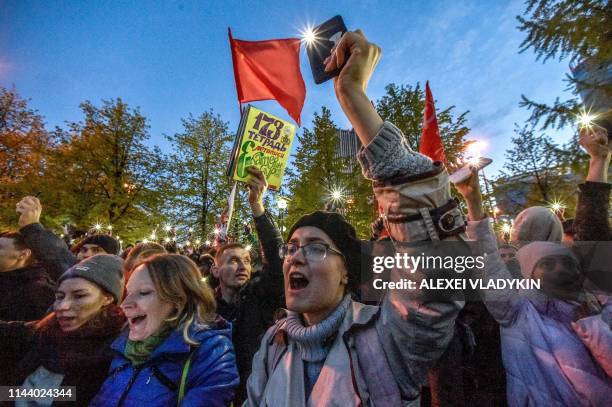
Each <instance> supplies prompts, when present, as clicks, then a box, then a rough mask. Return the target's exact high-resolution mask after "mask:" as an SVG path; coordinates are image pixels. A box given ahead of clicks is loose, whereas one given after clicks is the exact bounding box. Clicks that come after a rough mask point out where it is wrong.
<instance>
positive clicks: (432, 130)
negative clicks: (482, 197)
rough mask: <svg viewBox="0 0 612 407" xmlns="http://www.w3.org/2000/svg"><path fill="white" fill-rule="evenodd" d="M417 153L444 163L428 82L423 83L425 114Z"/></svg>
mask: <svg viewBox="0 0 612 407" xmlns="http://www.w3.org/2000/svg"><path fill="white" fill-rule="evenodd" d="M419 152H420V153H421V154H425V155H426V156H428V157H429V158H431V159H432V160H434V161H442V162H444V163H445V162H446V156H445V155H444V145H443V144H442V139H441V138H440V130H439V129H438V120H437V119H436V107H435V106H434V99H433V96H432V95H431V89H429V81H427V82H426V83H425V112H424V113H423V130H422V131H421V145H420V146H419Z"/></svg>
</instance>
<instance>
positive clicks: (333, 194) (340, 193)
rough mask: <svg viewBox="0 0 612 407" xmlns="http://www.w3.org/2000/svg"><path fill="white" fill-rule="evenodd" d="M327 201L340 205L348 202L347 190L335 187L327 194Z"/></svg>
mask: <svg viewBox="0 0 612 407" xmlns="http://www.w3.org/2000/svg"><path fill="white" fill-rule="evenodd" d="M327 200H328V201H332V202H333V203H340V202H344V201H345V200H346V190H345V189H344V188H343V187H341V186H334V187H332V188H330V189H329V190H328V192H327Z"/></svg>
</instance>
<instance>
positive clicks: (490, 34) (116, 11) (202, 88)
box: [0, 0, 573, 172]
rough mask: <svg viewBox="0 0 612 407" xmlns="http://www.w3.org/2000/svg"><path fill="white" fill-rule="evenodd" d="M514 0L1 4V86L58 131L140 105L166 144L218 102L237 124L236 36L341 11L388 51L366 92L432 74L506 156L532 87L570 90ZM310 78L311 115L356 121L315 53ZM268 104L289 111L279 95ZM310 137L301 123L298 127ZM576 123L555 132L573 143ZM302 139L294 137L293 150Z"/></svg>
mask: <svg viewBox="0 0 612 407" xmlns="http://www.w3.org/2000/svg"><path fill="white" fill-rule="evenodd" d="M524 8H525V7H524V3H523V1H522V0H516V1H509V2H505V1H486V2H483V1H436V2H431V4H430V3H426V2H404V1H394V2H391V1H385V2H375V1H361V2H349V1H335V2H328V1H325V2H323V1H320V2H319V1H317V2H308V4H306V3H295V4H293V3H291V4H287V3H286V2H280V1H278V2H273V1H266V2H261V1H260V2H231V1H227V2H195V1H194V2H188V1H184V2H177V1H171V2H170V1H168V2H149V1H147V2H114V1H96V2H55V1H54V2H33V1H2V3H1V5H0V86H4V87H6V88H11V87H12V86H15V89H16V90H17V91H18V92H19V94H21V96H22V97H24V98H26V99H31V100H30V102H29V106H30V107H31V108H35V109H37V110H38V111H39V113H40V114H41V115H43V116H44V118H45V123H46V127H47V129H53V127H55V126H61V127H64V128H65V127H66V125H65V121H69V122H73V121H79V120H82V112H81V110H80V109H79V104H80V103H81V102H83V101H84V100H89V101H91V102H92V103H94V104H96V105H99V104H100V103H101V100H102V99H111V98H117V97H121V98H122V100H124V101H125V102H126V103H128V104H129V105H130V106H139V107H140V112H141V113H142V114H143V115H144V116H145V117H146V118H147V119H148V123H149V124H150V126H151V128H150V134H151V136H152V137H151V143H153V144H156V145H159V146H160V147H161V148H162V150H163V151H165V152H167V151H168V149H169V145H168V142H167V140H166V139H165V138H164V134H165V135H173V134H175V133H177V132H180V131H181V129H182V124H181V118H184V117H186V116H187V115H188V114H189V113H192V114H194V115H199V114H201V113H202V112H204V111H207V110H208V109H210V108H213V109H214V111H215V113H218V114H220V115H221V117H222V118H223V119H224V120H227V121H229V129H230V132H234V131H235V129H236V127H237V126H238V122H239V111H238V103H237V100H236V89H235V85H234V77H233V72H232V65H231V56H230V50H229V43H228V38H227V27H231V28H232V30H233V34H234V36H235V38H239V39H244V40H263V39H274V38H287V37H297V36H299V32H300V29H303V28H304V27H305V26H306V25H307V24H308V23H310V24H317V23H320V22H322V21H324V20H326V19H328V18H329V17H332V16H333V15H335V14H341V15H342V16H343V18H344V20H345V22H346V24H347V26H348V27H349V29H356V28H361V29H362V30H363V31H364V32H365V34H366V35H367V36H368V38H369V39H370V40H371V41H373V42H375V43H377V44H378V45H379V46H380V47H381V48H382V50H383V57H382V59H381V61H380V64H379V67H378V69H377V72H376V73H375V75H374V77H373V79H372V81H371V83H370V86H369V89H368V94H369V96H370V97H371V98H372V99H373V100H379V99H380V98H381V97H382V96H383V95H384V93H385V90H384V87H385V86H386V85H387V84H389V83H391V82H393V83H396V84H406V85H411V86H414V85H416V82H420V83H421V86H424V83H425V81H426V80H429V81H430V85H431V87H432V91H433V95H434V97H435V99H436V100H437V108H438V109H441V108H445V107H449V106H451V105H455V106H456V111H457V112H464V111H466V110H469V111H470V113H468V115H467V126H468V127H469V128H471V132H470V134H469V135H468V136H467V137H466V139H484V140H487V141H488V142H489V147H488V149H486V150H485V151H484V154H485V155H487V156H490V157H492V158H493V159H494V160H495V162H494V164H493V165H492V170H493V171H492V172H497V171H498V170H499V169H500V168H501V167H502V165H503V161H504V153H505V150H506V149H508V148H511V137H512V136H513V131H514V128H515V127H514V123H519V124H523V123H524V121H525V120H526V119H527V118H528V117H529V112H528V111H527V110H526V109H524V108H520V107H519V101H520V96H521V94H525V95H526V96H528V97H529V98H531V99H534V100H538V101H541V102H545V103H551V102H553V101H554V99H555V98H556V97H561V98H562V99H563V98H567V97H570V96H571V95H570V93H569V92H567V91H566V87H567V84H566V82H564V77H565V74H566V73H569V66H568V61H567V60H563V61H561V62H558V61H557V60H553V59H550V60H548V61H546V63H544V64H543V63H542V62H538V61H536V58H535V55H534V53H533V51H532V50H527V51H525V52H524V53H522V54H519V45H520V43H521V41H522V40H523V39H524V37H525V34H524V33H521V32H520V31H519V30H518V29H517V28H516V27H517V25H518V24H519V23H518V21H517V20H516V16H517V15H520V14H522V13H523V11H524ZM301 66H302V74H303V76H304V80H305V83H306V88H307V96H306V102H305V105H304V110H303V112H302V123H304V125H305V126H306V127H309V126H310V125H311V123H312V120H313V118H314V113H315V112H316V111H317V110H320V107H321V106H323V105H324V106H327V107H329V108H330V110H331V113H332V119H333V121H334V122H335V123H336V124H337V125H338V126H340V127H344V128H346V127H348V121H347V119H346V118H345V117H344V115H343V114H342V112H341V110H340V107H339V106H338V104H337V102H336V100H335V96H334V93H333V89H332V84H331V83H330V82H329V83H326V84H324V85H315V84H314V82H313V80H312V76H311V73H310V69H309V67H308V60H307V58H306V54H305V51H304V50H303V49H302V54H301ZM255 104H256V105H257V106H258V107H260V108H262V109H265V110H268V111H270V112H271V113H273V114H277V115H280V116H281V117H284V118H288V116H287V114H286V112H284V111H283V110H282V108H280V106H278V105H277V104H276V102H256V103H255ZM299 132H300V133H301V130H299ZM572 132H573V129H570V128H566V129H564V130H563V131H561V132H555V131H552V130H549V131H547V134H548V135H549V136H551V137H552V138H553V140H554V141H555V142H557V143H561V142H565V141H566V140H567V138H568V137H569V135H570V134H571V133H572ZM295 148H296V146H295V145H294V150H295Z"/></svg>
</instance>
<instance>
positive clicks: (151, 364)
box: [90, 320, 238, 407]
mask: <svg viewBox="0 0 612 407" xmlns="http://www.w3.org/2000/svg"><path fill="white" fill-rule="evenodd" d="M189 332H190V335H191V337H192V338H193V339H195V340H196V341H197V342H199V343H200V344H199V345H198V346H197V347H192V346H190V345H189V344H188V343H187V342H185V340H184V339H183V333H182V329H175V330H174V331H173V332H172V333H171V334H170V336H169V337H168V338H166V340H165V341H164V342H162V343H161V344H160V345H159V346H158V347H157V349H155V350H154V351H153V352H152V353H151V355H150V357H149V360H147V361H146V362H145V363H144V365H143V366H141V367H140V368H136V367H134V365H132V363H131V362H130V361H129V360H128V359H127V358H126V357H125V356H124V355H123V350H124V349H125V346H126V344H127V340H128V332H124V333H123V334H122V335H121V336H120V337H119V338H118V339H117V340H116V341H115V342H114V343H113V344H112V349H113V351H114V353H115V358H114V359H113V361H112V363H111V366H110V370H109V376H108V378H107V379H106V381H105V382H104V384H103V385H102V388H101V389H100V391H99V392H98V394H97V395H96V397H95V398H94V399H93V401H92V402H91V404H90V406H93V407H95V406H124V407H129V406H137V407H143V406H146V407H156V406H160V407H161V406H164V407H165V406H172V405H176V404H177V400H178V391H179V385H180V381H181V375H182V373H183V367H184V366H185V363H186V361H187V359H188V357H189V355H190V353H191V362H190V368H189V371H188V374H187V380H186V386H185V398H184V399H183V402H182V405H183V406H190V407H191V406H228V405H229V404H230V402H231V400H232V397H233V396H234V389H235V388H236V386H238V371H237V370H236V360H235V355H234V347H233V345H232V341H231V327H230V325H229V324H228V323H227V322H225V321H223V320H219V322H218V323H217V325H216V326H212V327H210V328H206V327H196V326H193V325H192V326H191V327H190V329H189Z"/></svg>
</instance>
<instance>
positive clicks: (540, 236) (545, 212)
mask: <svg viewBox="0 0 612 407" xmlns="http://www.w3.org/2000/svg"><path fill="white" fill-rule="evenodd" d="M561 238H563V225H562V224H561V221H560V220H559V218H558V217H557V215H555V214H554V212H553V211H551V210H550V209H549V208H545V207H543V206H532V207H530V208H527V209H525V210H524V211H522V212H521V213H519V214H518V215H517V217H516V219H515V220H514V225H512V230H511V231H510V241H511V242H517V243H519V244H520V243H521V242H524V243H525V244H526V243H529V242H536V241H548V242H560V241H561Z"/></svg>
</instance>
